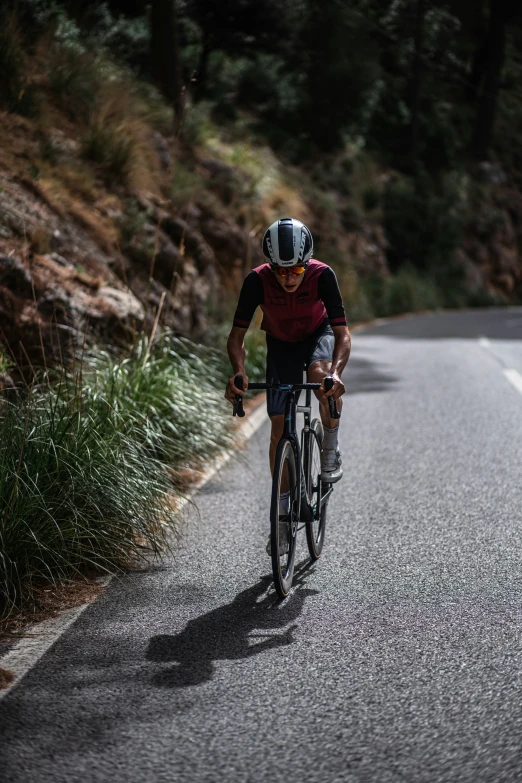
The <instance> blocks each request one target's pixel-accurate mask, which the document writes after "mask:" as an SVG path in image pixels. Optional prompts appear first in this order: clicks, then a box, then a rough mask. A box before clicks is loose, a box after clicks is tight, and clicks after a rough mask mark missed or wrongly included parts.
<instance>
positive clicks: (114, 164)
mask: <svg viewBox="0 0 522 783" xmlns="http://www.w3.org/2000/svg"><path fill="white" fill-rule="evenodd" d="M82 148H83V154H84V155H85V157H86V158H88V159H89V160H92V161H93V162H94V163H98V164H99V165H101V166H102V167H103V168H104V169H105V171H106V172H107V173H108V174H109V175H112V176H115V177H125V176H127V175H128V174H129V172H130V169H131V165H132V160H133V156H134V150H135V140H134V138H133V136H132V133H129V128H128V127H126V126H125V125H124V124H120V125H114V126H111V125H104V124H103V123H102V122H98V121H94V122H93V123H92V124H91V126H90V128H89V130H88V132H87V134H86V136H85V137H84V139H83V144H82Z"/></svg>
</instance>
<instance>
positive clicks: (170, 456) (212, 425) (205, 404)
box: [84, 332, 231, 468]
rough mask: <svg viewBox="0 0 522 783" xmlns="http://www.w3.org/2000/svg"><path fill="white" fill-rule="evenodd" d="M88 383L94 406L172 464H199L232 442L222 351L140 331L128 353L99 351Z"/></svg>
mask: <svg viewBox="0 0 522 783" xmlns="http://www.w3.org/2000/svg"><path fill="white" fill-rule="evenodd" d="M91 366H92V368H93V369H94V370H95V373H94V376H92V378H90V377H89V376H87V377H86V379H85V380H84V387H85V391H86V396H87V398H88V400H89V406H90V407H94V408H97V407H101V408H102V409H106V410H109V411H111V412H112V414H113V415H114V416H115V417H117V419H118V420H119V422H120V425H119V426H120V427H122V428H123V429H124V431H125V432H126V433H128V435H129V437H132V438H133V439H134V440H135V441H137V442H139V443H141V445H142V446H143V447H144V448H145V449H146V450H147V452H148V453H149V454H151V455H153V456H154V457H156V458H158V459H161V460H162V461H163V462H165V463H167V464H168V465H169V466H171V467H174V468H177V467H182V466H195V465H197V464H201V463H202V462H204V461H205V460H207V459H208V457H209V456H211V455H212V454H213V453H215V452H216V451H219V450H220V449H222V448H223V446H225V445H227V444H228V443H230V442H231V435H230V433H229V429H228V424H229V415H230V411H229V410H228V407H227V405H226V403H225V402H224V400H223V391H224V388H225V383H226V376H225V374H224V372H223V357H222V356H221V354H220V353H219V352H218V351H215V350H213V349H212V348H209V347H205V346H202V345H195V344H194V343H192V342H191V341H190V340H187V339H185V338H182V337H174V336H172V335H170V334H169V333H168V332H166V333H164V334H163V335H160V337H159V338H158V339H157V340H156V341H154V343H153V344H152V345H151V343H150V340H149V339H148V338H147V337H146V336H144V335H142V336H140V337H139V338H138V340H137V342H136V345H135V347H134V349H133V351H132V353H131V355H130V356H128V357H126V358H124V359H123V360H122V361H115V360H114V359H113V358H112V357H111V356H110V354H108V353H106V352H100V353H98V354H97V355H96V356H93V357H92V359H91Z"/></svg>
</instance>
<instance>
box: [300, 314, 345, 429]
mask: <svg viewBox="0 0 522 783" xmlns="http://www.w3.org/2000/svg"><path fill="white" fill-rule="evenodd" d="M334 346H335V337H334V333H333V331H332V328H331V327H330V326H327V327H326V328H325V329H323V330H322V331H321V332H320V333H319V334H318V335H317V337H316V338H315V339H314V341H313V344H312V345H311V347H310V355H309V358H308V380H309V382H310V383H321V381H322V380H323V378H326V376H327V375H330V368H331V366H332V359H333V352H334ZM315 396H316V397H317V399H318V400H319V410H320V412H321V421H322V423H323V426H324V427H327V428H328V429H336V428H337V427H338V426H339V419H332V418H330V408H329V405H328V399H327V398H326V397H325V396H324V395H323V394H322V392H320V391H319V392H315ZM342 407H343V401H342V398H339V399H338V400H337V410H338V411H339V412H341V410H342Z"/></svg>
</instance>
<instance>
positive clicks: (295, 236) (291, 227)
mask: <svg viewBox="0 0 522 783" xmlns="http://www.w3.org/2000/svg"><path fill="white" fill-rule="evenodd" d="M313 252H314V241H313V239H312V234H311V233H310V229H308V228H307V227H306V226H305V224H304V223H301V221H300V220H295V219H294V218H283V219H282V220H276V222H275V223H272V225H271V226H270V227H269V228H267V230H266V231H265V235H264V237H263V255H264V257H265V258H266V260H267V261H268V263H269V264H271V266H296V264H306V263H307V262H308V261H309V260H310V258H311V257H312V253H313Z"/></svg>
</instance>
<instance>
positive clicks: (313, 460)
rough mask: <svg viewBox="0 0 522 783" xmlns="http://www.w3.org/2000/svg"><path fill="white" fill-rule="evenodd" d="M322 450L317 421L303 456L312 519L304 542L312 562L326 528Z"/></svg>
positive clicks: (321, 429) (320, 549)
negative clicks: (306, 544) (306, 543)
mask: <svg viewBox="0 0 522 783" xmlns="http://www.w3.org/2000/svg"><path fill="white" fill-rule="evenodd" d="M322 448H323V426H322V424H321V422H320V421H319V420H318V419H314V420H313V421H312V423H311V425H310V432H309V434H308V440H307V448H306V454H305V479H306V494H307V495H308V502H309V504H310V507H311V509H312V512H313V513H312V518H311V519H309V520H308V521H307V523H306V540H307V542H308V551H309V552H310V557H311V558H312V560H317V559H318V558H319V557H321V552H322V551H323V544H324V534H325V528H326V506H327V503H325V502H324V501H322V498H323V495H324V493H325V492H326V491H327V489H328V487H327V486H325V485H324V484H323V482H322V481H321V451H322Z"/></svg>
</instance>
